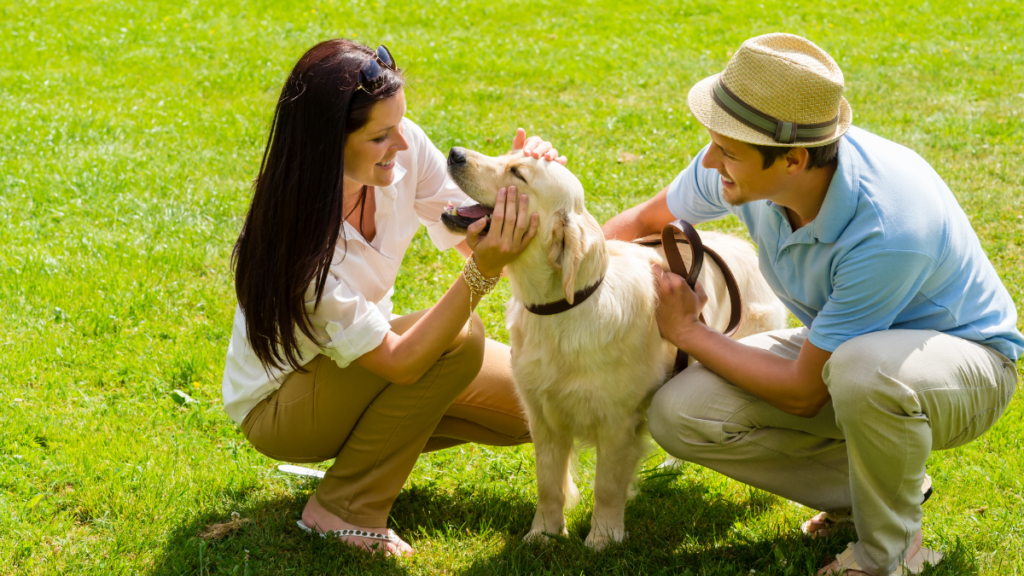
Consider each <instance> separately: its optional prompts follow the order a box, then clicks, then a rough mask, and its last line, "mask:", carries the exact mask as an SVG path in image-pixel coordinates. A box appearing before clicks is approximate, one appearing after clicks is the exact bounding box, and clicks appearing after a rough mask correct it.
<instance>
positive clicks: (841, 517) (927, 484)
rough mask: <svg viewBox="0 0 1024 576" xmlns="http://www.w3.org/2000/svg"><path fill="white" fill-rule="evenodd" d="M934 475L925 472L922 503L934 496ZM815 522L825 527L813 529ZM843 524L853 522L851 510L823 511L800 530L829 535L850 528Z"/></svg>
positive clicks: (821, 535) (823, 535)
mask: <svg viewBox="0 0 1024 576" xmlns="http://www.w3.org/2000/svg"><path fill="white" fill-rule="evenodd" d="M932 492H933V491H932V477H931V476H929V475H927V474H925V475H924V482H922V483H921V494H922V495H923V496H924V499H923V500H921V503H922V504H924V503H925V502H927V501H928V499H929V498H931V497H932ZM814 523H819V524H822V525H823V527H822V528H819V529H817V530H813V531H812V530H811V525H812V524H814ZM843 524H853V515H852V514H851V513H850V511H849V510H843V511H838V512H822V513H820V514H818V515H817V516H815V517H814V518H811V519H810V520H808V521H806V522H804V523H803V524H801V525H800V531H801V532H803V533H804V534H805V535H807V536H810V537H811V538H818V537H828V536H831V535H833V534H835V533H836V532H838V531H839V530H840V529H845V528H849V527H850V526H842V525H843Z"/></svg>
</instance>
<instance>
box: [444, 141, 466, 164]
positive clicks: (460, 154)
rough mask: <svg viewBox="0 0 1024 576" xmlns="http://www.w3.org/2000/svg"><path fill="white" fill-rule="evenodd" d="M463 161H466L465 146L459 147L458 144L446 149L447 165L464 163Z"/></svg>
mask: <svg viewBox="0 0 1024 576" xmlns="http://www.w3.org/2000/svg"><path fill="white" fill-rule="evenodd" d="M465 163H466V149H465V148H459V147H458V146H454V147H452V149H451V150H449V151H448V165H449V166H457V165H459V164H465Z"/></svg>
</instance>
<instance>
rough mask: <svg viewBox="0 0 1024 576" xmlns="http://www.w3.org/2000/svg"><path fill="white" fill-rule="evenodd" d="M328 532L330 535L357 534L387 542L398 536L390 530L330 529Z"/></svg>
mask: <svg viewBox="0 0 1024 576" xmlns="http://www.w3.org/2000/svg"><path fill="white" fill-rule="evenodd" d="M328 534H330V535H332V536H359V537H362V538H372V539H374V540H384V541H387V542H394V541H395V540H397V538H398V537H397V536H396V535H395V533H394V532H392V531H391V530H388V533H387V534H380V533H378V532H367V531H366V530H331V531H329V532H328Z"/></svg>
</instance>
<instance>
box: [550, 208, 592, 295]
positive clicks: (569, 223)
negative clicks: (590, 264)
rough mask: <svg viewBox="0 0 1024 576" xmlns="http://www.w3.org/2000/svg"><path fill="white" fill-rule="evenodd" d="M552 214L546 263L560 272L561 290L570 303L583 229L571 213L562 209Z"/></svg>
mask: <svg viewBox="0 0 1024 576" xmlns="http://www.w3.org/2000/svg"><path fill="white" fill-rule="evenodd" d="M552 216H553V217H552V222H553V225H552V226H551V244H549V247H548V264H550V265H551V267H552V268H554V269H555V270H558V271H559V272H561V273H562V292H564V293H565V300H566V302H568V303H569V304H572V301H573V298H574V296H575V295H576V290H575V287H576V272H577V271H579V267H580V263H581V262H583V230H582V229H581V228H580V224H579V222H578V221H577V220H578V218H577V217H576V216H575V215H573V214H569V213H567V212H564V211H563V212H556V213H555V214H553V215H552Z"/></svg>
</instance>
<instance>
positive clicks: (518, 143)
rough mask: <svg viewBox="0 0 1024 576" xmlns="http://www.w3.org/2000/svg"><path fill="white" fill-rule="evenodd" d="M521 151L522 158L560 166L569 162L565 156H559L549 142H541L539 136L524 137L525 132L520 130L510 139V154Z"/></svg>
mask: <svg viewBox="0 0 1024 576" xmlns="http://www.w3.org/2000/svg"><path fill="white" fill-rule="evenodd" d="M519 150H522V151H523V155H524V156H531V157H533V158H537V159H540V158H544V159H545V160H551V161H554V162H558V163H559V164H561V165H562V166H565V164H566V162H568V161H569V160H568V159H567V158H566V157H565V156H559V155H558V150H555V149H554V147H553V146H551V142H547V141H545V140H543V139H542V138H541V137H540V136H530V137H529V138H527V137H526V130H523V129H522V128H520V129H518V130H516V135H515V137H514V138H512V152H517V151H519Z"/></svg>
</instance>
